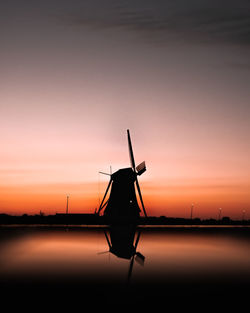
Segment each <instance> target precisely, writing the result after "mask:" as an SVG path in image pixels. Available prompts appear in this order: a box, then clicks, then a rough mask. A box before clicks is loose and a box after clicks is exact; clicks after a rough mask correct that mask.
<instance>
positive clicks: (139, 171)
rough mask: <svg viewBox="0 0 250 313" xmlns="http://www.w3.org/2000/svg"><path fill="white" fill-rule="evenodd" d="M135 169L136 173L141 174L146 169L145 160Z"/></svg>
mask: <svg viewBox="0 0 250 313" xmlns="http://www.w3.org/2000/svg"><path fill="white" fill-rule="evenodd" d="M136 171H137V174H138V175H141V174H143V173H144V172H145V171H146V164H145V161H143V162H142V163H140V164H139V165H137V166H136Z"/></svg>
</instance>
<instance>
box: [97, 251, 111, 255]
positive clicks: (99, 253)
mask: <svg viewBox="0 0 250 313" xmlns="http://www.w3.org/2000/svg"><path fill="white" fill-rule="evenodd" d="M109 252H110V251H102V252H97V254H98V255H101V254H107V253H109Z"/></svg>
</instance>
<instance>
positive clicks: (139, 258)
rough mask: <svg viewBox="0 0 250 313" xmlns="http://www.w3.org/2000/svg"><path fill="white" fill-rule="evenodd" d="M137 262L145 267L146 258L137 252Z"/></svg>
mask: <svg viewBox="0 0 250 313" xmlns="http://www.w3.org/2000/svg"><path fill="white" fill-rule="evenodd" d="M135 260H136V262H137V263H139V264H140V265H141V266H143V265H144V261H145V256H144V255H142V254H141V253H140V252H136V255H135Z"/></svg>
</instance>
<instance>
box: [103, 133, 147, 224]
mask: <svg viewBox="0 0 250 313" xmlns="http://www.w3.org/2000/svg"><path fill="white" fill-rule="evenodd" d="M127 136H128V148H129V156H130V163H131V167H128V168H122V169H119V170H118V171H116V172H115V173H113V174H107V175H109V176H110V181H109V183H108V187H107V189H106V192H105V194H104V197H103V199H102V202H101V204H100V206H99V209H98V211H97V214H98V215H100V213H101V211H102V210H103V209H104V216H106V217H107V218H109V219H111V220H116V221H117V220H120V221H126V220H134V219H136V218H139V216H140V211H141V210H140V207H139V205H138V202H137V198H136V191H135V186H136V188H137V191H138V194H139V198H140V202H141V206H142V210H143V213H144V215H145V217H147V213H146V210H145V207H144V203H143V199H142V194H141V190H140V186H139V182H138V176H140V175H142V174H143V173H144V172H145V171H146V165H145V161H143V162H142V163H140V164H139V165H138V166H135V160H134V154H133V149H132V143H131V138H130V133H129V130H127ZM103 174H105V173H103ZM110 188H111V191H110V196H109V198H108V200H106V201H105V199H106V196H107V194H108V191H109V189H110Z"/></svg>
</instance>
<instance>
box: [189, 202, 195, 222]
mask: <svg viewBox="0 0 250 313" xmlns="http://www.w3.org/2000/svg"><path fill="white" fill-rule="evenodd" d="M193 209H194V204H193V203H192V204H191V212H190V219H191V220H192V219H193Z"/></svg>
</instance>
